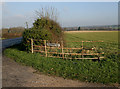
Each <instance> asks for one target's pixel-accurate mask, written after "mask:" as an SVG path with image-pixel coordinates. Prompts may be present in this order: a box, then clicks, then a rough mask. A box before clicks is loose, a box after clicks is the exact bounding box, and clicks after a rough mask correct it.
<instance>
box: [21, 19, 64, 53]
mask: <svg viewBox="0 0 120 89" xmlns="http://www.w3.org/2000/svg"><path fill="white" fill-rule="evenodd" d="M30 38H32V39H38V40H49V41H53V42H56V41H61V40H64V39H63V29H62V28H61V27H60V25H59V24H58V23H57V22H56V21H53V20H51V19H48V18H40V19H39V18H38V19H37V20H35V22H34V23H33V27H32V28H30V29H26V30H25V31H24V33H23V46H24V48H25V49H26V50H27V51H29V50H30V41H29V40H30ZM38 43H39V42H37V44H38Z"/></svg>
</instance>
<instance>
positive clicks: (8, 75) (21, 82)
mask: <svg viewBox="0 0 120 89" xmlns="http://www.w3.org/2000/svg"><path fill="white" fill-rule="evenodd" d="M2 61H3V66H2V68H3V71H2V75H3V76H2V78H3V79H2V86H3V87H107V86H108V85H104V84H97V83H85V82H80V81H77V80H68V79H64V78H61V77H55V76H48V75H44V74H41V73H34V72H36V70H34V69H33V68H31V67H28V66H23V65H21V64H19V63H16V62H15V61H14V60H12V59H10V58H7V57H5V56H3V57H2ZM109 87H111V86H109ZM112 87H113V86H112Z"/></svg>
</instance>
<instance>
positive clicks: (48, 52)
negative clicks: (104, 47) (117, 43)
mask: <svg viewBox="0 0 120 89" xmlns="http://www.w3.org/2000/svg"><path fill="white" fill-rule="evenodd" d="M47 53H51V54H63V53H58V52H47ZM64 54H68V55H99V54H104V53H93V54H85V53H84V54H82V53H64Z"/></svg>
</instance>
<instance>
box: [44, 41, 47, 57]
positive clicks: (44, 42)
mask: <svg viewBox="0 0 120 89" xmlns="http://www.w3.org/2000/svg"><path fill="white" fill-rule="evenodd" d="M44 45H45V56H46V57H47V49H46V40H44Z"/></svg>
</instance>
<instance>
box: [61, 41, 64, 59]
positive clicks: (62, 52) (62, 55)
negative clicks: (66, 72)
mask: <svg viewBox="0 0 120 89" xmlns="http://www.w3.org/2000/svg"><path fill="white" fill-rule="evenodd" d="M61 45H62V58H63V59H64V50H63V41H61Z"/></svg>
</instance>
